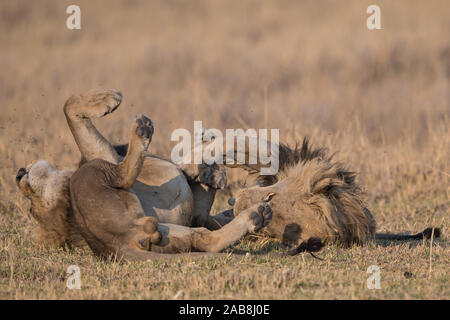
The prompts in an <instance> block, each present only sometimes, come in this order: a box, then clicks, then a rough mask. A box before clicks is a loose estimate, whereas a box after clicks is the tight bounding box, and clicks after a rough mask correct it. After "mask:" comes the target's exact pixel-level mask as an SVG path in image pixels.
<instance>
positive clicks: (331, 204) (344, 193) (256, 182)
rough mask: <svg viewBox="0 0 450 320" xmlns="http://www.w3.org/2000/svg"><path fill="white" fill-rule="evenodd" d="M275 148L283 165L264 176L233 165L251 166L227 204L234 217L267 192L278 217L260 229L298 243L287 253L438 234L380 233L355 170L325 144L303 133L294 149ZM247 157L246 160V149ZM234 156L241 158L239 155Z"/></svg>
mask: <svg viewBox="0 0 450 320" xmlns="http://www.w3.org/2000/svg"><path fill="white" fill-rule="evenodd" d="M268 144H271V142H270V141H268ZM268 149H270V148H268ZM277 149H278V156H279V157H278V159H279V170H278V172H277V173H276V174H274V175H261V174H260V169H261V165H259V164H256V165H254V164H253V165H249V164H246V163H238V164H234V165H232V167H240V168H243V169H245V170H247V171H248V176H247V179H246V184H247V187H246V188H244V189H241V190H239V191H238V192H237V195H236V196H235V198H232V199H230V201H229V203H230V204H231V205H233V213H234V216H239V214H240V213H241V212H244V211H245V210H247V209H248V208H250V207H251V206H253V205H254V204H255V203H256V202H257V201H260V200H261V199H263V198H264V197H266V196H267V195H268V194H269V195H270V204H271V207H272V209H273V211H274V217H273V220H272V221H271V223H270V224H269V225H268V226H267V228H265V229H264V230H262V231H260V232H261V233H262V234H264V235H266V236H269V237H272V238H276V239H278V240H280V241H282V243H284V244H286V245H287V246H291V247H292V246H294V245H298V244H299V243H300V244H299V245H298V246H297V247H295V248H294V249H292V250H291V251H289V254H292V255H295V254H297V253H299V252H302V251H317V250H319V249H320V248H321V247H322V246H323V245H321V244H320V243H323V244H326V243H328V244H329V243H339V244H341V245H343V246H344V247H349V246H351V245H353V244H365V243H367V242H370V241H373V240H375V239H384V240H414V239H423V238H427V239H429V238H430V237H431V236H432V235H433V236H434V237H436V238H437V237H439V236H440V229H439V228H427V229H425V230H424V231H422V232H420V233H417V234H413V235H404V234H380V233H376V232H375V231H376V221H375V219H374V217H373V215H372V213H371V212H370V210H369V209H368V208H367V206H366V204H365V202H364V197H363V193H362V191H361V188H360V186H359V185H358V184H357V183H356V181H355V178H356V174H355V173H354V172H352V171H349V170H348V168H347V167H346V166H345V165H344V164H343V163H341V162H337V161H334V160H333V156H327V151H326V149H324V148H316V149H315V148H312V147H311V145H310V143H309V139H308V138H304V140H303V143H302V145H301V147H299V146H298V144H297V145H296V147H295V148H294V149H292V148H290V147H288V146H287V145H284V144H280V145H279V147H278V148H277ZM229 154H230V152H228V155H229ZM231 154H232V152H231ZM244 156H245V157H246V158H245V159H248V158H249V155H248V152H247V153H245V155H244ZM234 158H236V159H237V156H236V154H235V156H234ZM308 247H311V248H310V249H311V250H310V249H308Z"/></svg>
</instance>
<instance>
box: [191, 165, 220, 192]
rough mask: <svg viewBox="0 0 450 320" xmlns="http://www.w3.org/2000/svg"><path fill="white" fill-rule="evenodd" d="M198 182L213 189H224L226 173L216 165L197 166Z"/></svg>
mask: <svg viewBox="0 0 450 320" xmlns="http://www.w3.org/2000/svg"><path fill="white" fill-rule="evenodd" d="M198 180H199V182H200V183H203V184H206V185H207V186H210V187H212V188H215V189H224V188H225V187H226V186H227V173H226V171H225V168H224V167H222V166H218V165H217V164H212V165H207V164H201V165H199V175H198Z"/></svg>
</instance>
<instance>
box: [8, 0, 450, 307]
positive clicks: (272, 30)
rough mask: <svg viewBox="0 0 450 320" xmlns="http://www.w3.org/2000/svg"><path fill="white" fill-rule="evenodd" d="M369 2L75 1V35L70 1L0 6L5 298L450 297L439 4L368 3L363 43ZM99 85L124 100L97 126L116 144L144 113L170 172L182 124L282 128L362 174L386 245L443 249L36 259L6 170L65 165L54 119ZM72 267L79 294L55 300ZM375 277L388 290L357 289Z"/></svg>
mask: <svg viewBox="0 0 450 320" xmlns="http://www.w3.org/2000/svg"><path fill="white" fill-rule="evenodd" d="M372 2H373V1H359V0H355V1H345V2H341V1H339V2H338V1H330V2H328V1H321V2H320V4H319V3H317V2H316V1H302V2H301V1H276V2H275V1H208V2H207V1H157V2H154V1H152V2H150V1H108V4H107V5H105V4H104V3H100V2H92V1H91V2H90V1H77V3H78V4H79V5H80V7H81V10H82V30H81V31H70V30H67V29H66V27H65V19H66V17H67V15H66V14H65V8H66V7H67V5H69V4H72V2H71V1H56V0H55V1H39V6H38V5H37V4H35V2H30V1H8V2H6V1H3V2H2V3H1V5H0V42H1V43H2V50H0V65H1V66H2V68H1V69H0V97H1V102H0V108H1V112H0V166H1V168H0V298H9V299H11V298H19V299H23V298H26V299H35V298H39V299H46V298H51V299H60V298H66V299H72V298H75V299H90V298H93V299H102V298H139V299H141V298H152V299H156V298H164V299H167V298H174V297H175V298H207V299H208V298H217V299H226V298H244V299H245V298H274V299H291V298H295V299H297V298H318V299H322V298H357V299H361V298H363V299H364V298H388V299H407V298H424V299H431V298H437V299H448V298H450V291H449V288H450V285H449V284H450V283H449V282H450V281H449V262H450V254H449V247H448V246H449V241H448V238H447V237H446V233H447V232H448V227H449V225H448V216H449V212H450V200H449V191H450V187H449V175H450V169H449V163H448V159H449V158H450V154H449V147H450V126H449V124H450V123H449V122H450V117H449V115H450V83H449V78H450V42H449V38H448V34H449V33H448V30H449V29H450V24H449V20H448V17H449V16H450V5H449V3H448V1H446V0H442V1H409V0H408V1H407V0H404V1H395V2H393V1H377V3H378V4H379V5H380V6H381V10H382V26H383V30H380V31H369V30H367V28H366V26H365V19H366V14H365V9H366V8H367V6H368V5H369V4H372ZM96 87H102V88H104V87H112V88H118V89H120V90H122V92H123V93H124V96H125V100H124V103H123V105H122V106H121V107H120V109H119V110H118V111H117V112H116V113H114V114H113V115H111V116H110V117H108V118H107V119H102V120H100V121H98V122H97V124H98V127H99V129H100V130H101V132H103V133H104V134H105V136H106V137H107V138H108V139H110V140H112V141H115V142H125V141H126V138H127V134H126V133H127V132H128V126H129V122H130V119H132V118H133V117H134V115H135V114H137V113H145V114H146V115H149V116H150V117H151V118H152V119H153V120H154V122H155V127H156V133H155V136H154V140H153V143H152V146H151V148H152V152H155V153H158V154H161V155H165V156H167V155H169V154H170V149H171V143H170V141H169V137H170V133H171V132H172V131H173V130H174V129H176V128H180V127H184V128H188V129H191V128H192V126H193V120H203V124H204V126H205V127H209V128H212V127H215V128H219V129H224V128H239V127H243V126H245V127H254V128H263V127H269V128H280V135H281V137H282V139H283V140H284V141H287V142H290V143H293V142H294V141H295V140H296V139H299V138H301V137H303V136H304V135H309V136H311V137H312V141H313V142H314V143H315V144H316V145H324V146H327V147H328V148H329V149H330V150H331V151H332V152H335V151H339V153H338V155H337V158H339V159H345V161H348V163H349V164H350V165H351V168H353V169H354V170H356V171H357V172H359V173H360V176H359V177H360V178H359V181H360V183H361V184H362V185H363V186H364V188H365V189H366V191H367V196H368V202H369V207H370V208H371V210H372V211H373V213H374V215H375V216H376V219H377V222H378V229H379V231H387V230H389V231H406V230H417V231H418V230H421V229H423V228H425V227H426V226H429V225H439V226H441V227H442V228H443V232H444V238H443V240H440V241H438V242H435V246H434V247H433V249H432V254H431V255H430V245H429V242H424V243H422V242H418V243H393V244H378V245H369V246H366V247H354V248H352V249H348V250H344V249H341V248H339V247H329V248H327V249H326V250H325V251H324V252H323V253H321V254H320V256H321V257H322V258H324V261H319V260H316V259H313V258H312V257H310V256H308V255H306V256H303V257H302V256H298V257H295V258H283V257H279V256H278V255H277V252H280V251H282V250H283V249H282V248H280V247H279V245H278V244H276V243H273V242H270V241H269V242H267V241H265V240H259V241H257V242H250V241H243V242H242V243H241V244H239V245H238V246H237V248H238V249H240V250H250V251H251V252H253V254H252V255H251V256H250V257H244V256H241V255H239V256H230V257H224V258H207V259H201V260H198V261H186V260H180V261H172V262H168V263H142V264H137V263H130V264H129V263H125V264H111V263H103V262H99V261H98V260H97V259H95V258H94V257H93V256H92V255H91V253H89V252H87V251H86V252H84V251H83V252H79V251H75V252H67V251H62V250H51V249H45V248H42V247H40V246H39V245H37V244H36V243H33V242H32V240H31V237H30V234H29V231H28V230H30V228H31V226H32V225H33V223H34V222H33V221H32V220H31V219H30V217H29V216H28V215H27V210H28V206H29V204H28V202H27V201H26V200H25V199H24V198H23V197H22V196H21V195H20V194H19V193H18V192H17V189H16V187H15V185H14V176H15V172H16V171H17V169H18V168H19V167H21V166H24V165H25V164H27V163H29V162H30V161H32V160H34V159H38V158H45V159H47V160H49V161H51V162H52V163H54V164H55V165H56V166H57V167H58V168H73V167H74V166H75V165H76V163H77V161H78V157H79V154H78V151H77V149H76V146H75V143H74V141H73V138H72V137H71V135H70V133H69V130H68V128H67V126H66V123H65V119H64V116H63V113H62V110H61V109H62V104H63V103H64V101H65V99H66V98H67V97H68V96H70V95H71V94H73V93H78V92H83V91H86V90H88V89H90V88H96ZM230 176H231V180H232V181H238V178H239V176H240V173H236V172H235V171H234V172H230ZM224 207H225V205H224V196H222V197H220V198H219V201H217V203H216V204H215V210H221V209H223V208H224ZM258 252H263V253H265V252H269V254H268V255H259V254H257V253H258ZM430 263H432V268H430ZM71 264H77V265H79V266H80V267H81V270H82V290H79V291H70V290H67V289H66V287H65V284H64V281H65V280H64V279H65V276H66V275H65V270H66V268H67V267H68V266H69V265H71ZM372 264H376V265H378V266H380V268H381V272H382V273H381V277H382V278H381V285H382V289H381V290H368V289H367V288H366V285H365V283H366V279H367V277H368V275H367V274H366V269H367V267H368V266H370V265H372ZM406 271H408V272H410V273H412V275H413V276H412V277H411V278H406V277H404V273H405V272H406Z"/></svg>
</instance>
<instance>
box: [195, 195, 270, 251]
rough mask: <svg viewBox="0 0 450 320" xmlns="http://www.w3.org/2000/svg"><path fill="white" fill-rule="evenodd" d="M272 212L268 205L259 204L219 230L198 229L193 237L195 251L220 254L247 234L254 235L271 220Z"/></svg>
mask: <svg viewBox="0 0 450 320" xmlns="http://www.w3.org/2000/svg"><path fill="white" fill-rule="evenodd" d="M272 216H273V211H272V208H271V206H270V205H269V204H268V203H261V204H258V205H255V206H253V207H250V208H248V209H247V210H245V211H243V212H242V213H241V214H240V215H238V216H237V217H235V218H234V219H233V220H232V221H231V222H229V223H228V224H226V225H225V226H224V227H222V228H221V229H219V230H215V231H209V230H207V229H204V228H201V229H199V230H198V231H197V232H196V233H195V234H194V237H193V243H192V247H193V249H194V250H195V251H206V252H220V251H222V250H224V249H226V248H228V247H230V246H232V245H234V244H235V243H236V242H237V241H239V240H241V239H242V238H243V237H244V236H245V235H247V234H248V233H255V232H258V231H259V230H261V229H262V228H264V227H265V226H267V225H268V224H269V222H270V221H271V220H272Z"/></svg>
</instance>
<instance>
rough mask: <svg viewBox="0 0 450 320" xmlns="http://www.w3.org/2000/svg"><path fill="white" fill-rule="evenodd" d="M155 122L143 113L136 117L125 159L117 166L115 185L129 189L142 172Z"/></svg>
mask: <svg viewBox="0 0 450 320" xmlns="http://www.w3.org/2000/svg"><path fill="white" fill-rule="evenodd" d="M153 132H154V128H153V122H152V121H151V120H150V119H149V118H147V117H146V116H144V115H142V116H140V117H138V118H137V119H136V123H135V124H134V125H133V128H132V130H131V138H130V144H129V146H128V152H127V155H126V156H125V159H123V161H122V162H121V163H120V164H119V165H118V166H117V171H118V172H117V174H118V178H119V179H116V184H115V187H117V188H124V189H129V188H131V187H132V186H133V184H134V182H135V181H136V178H137V177H138V175H139V173H140V172H141V169H142V166H143V164H144V159H145V156H146V152H147V149H148V146H149V145H150V142H151V141H152V137H153Z"/></svg>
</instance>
